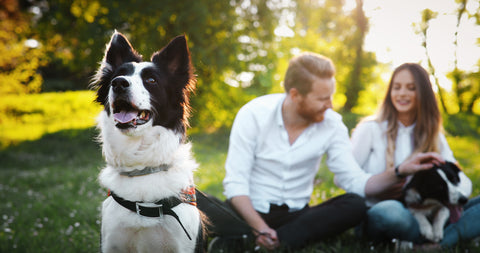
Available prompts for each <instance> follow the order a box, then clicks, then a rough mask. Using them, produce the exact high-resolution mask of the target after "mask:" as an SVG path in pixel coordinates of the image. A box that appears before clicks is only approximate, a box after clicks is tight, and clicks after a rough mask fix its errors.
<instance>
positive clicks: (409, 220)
mask: <svg viewBox="0 0 480 253" xmlns="http://www.w3.org/2000/svg"><path fill="white" fill-rule="evenodd" d="M367 217H368V218H367V219H368V224H369V225H373V226H376V227H381V228H383V229H386V230H390V229H395V230H400V231H402V230H409V229H411V228H412V226H415V225H416V223H415V218H414V217H413V216H412V215H411V213H410V212H409V211H408V209H406V208H405V207H404V206H403V204H402V203H401V202H399V201H396V200H385V201H382V202H379V203H378V204H376V205H374V206H373V207H372V208H370V209H369V210H368V212H367Z"/></svg>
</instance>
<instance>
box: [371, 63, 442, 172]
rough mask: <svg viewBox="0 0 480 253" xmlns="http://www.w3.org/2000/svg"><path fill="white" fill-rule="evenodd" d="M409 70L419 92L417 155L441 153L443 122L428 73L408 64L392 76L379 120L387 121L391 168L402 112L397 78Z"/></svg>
mask: <svg viewBox="0 0 480 253" xmlns="http://www.w3.org/2000/svg"><path fill="white" fill-rule="evenodd" d="M402 70H408V71H410V73H411V74H412V76H413V79H414V82H415V91H416V100H417V101H416V111H415V115H414V121H415V122H416V125H415V129H414V132H413V145H414V148H413V154H414V153H418V152H431V151H433V152H438V151H439V150H438V149H439V148H438V141H439V140H438V135H439V132H440V131H441V130H442V118H441V115H440V111H439V109H438V105H437V100H436V99H435V94H434V92H433V89H432V83H431V82H430V78H429V75H428V73H427V71H426V70H425V69H424V68H422V66H420V65H419V64H416V63H404V64H402V65H400V66H399V67H397V68H396V69H395V71H394V72H393V74H392V77H391V79H390V83H389V85H388V90H387V93H386V95H385V99H384V101H383V103H382V105H381V107H380V110H379V113H378V117H377V120H378V121H379V122H383V121H385V120H386V121H387V122H388V126H387V132H386V134H387V151H386V160H387V161H386V162H387V168H393V167H394V154H395V141H396V138H397V131H398V112H397V110H396V109H395V107H394V105H393V102H392V97H391V95H390V94H391V92H392V86H393V79H394V77H395V75H396V74H397V73H398V72H400V71H402Z"/></svg>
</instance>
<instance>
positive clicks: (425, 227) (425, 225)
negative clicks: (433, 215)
mask: <svg viewBox="0 0 480 253" xmlns="http://www.w3.org/2000/svg"><path fill="white" fill-rule="evenodd" d="M411 212H412V214H413V217H415V219H416V220H417V222H418V226H419V228H420V234H422V235H423V236H424V237H425V238H427V239H428V240H431V241H433V239H434V236H433V228H432V225H431V224H430V222H429V221H428V219H427V216H426V214H425V213H423V212H421V211H419V210H411Z"/></svg>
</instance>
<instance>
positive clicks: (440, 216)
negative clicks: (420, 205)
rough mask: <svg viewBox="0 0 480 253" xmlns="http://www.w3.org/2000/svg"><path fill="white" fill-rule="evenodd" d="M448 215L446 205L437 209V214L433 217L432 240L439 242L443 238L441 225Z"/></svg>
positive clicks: (442, 225)
mask: <svg viewBox="0 0 480 253" xmlns="http://www.w3.org/2000/svg"><path fill="white" fill-rule="evenodd" d="M449 217H450V210H448V208H447V207H442V208H440V209H439V210H438V212H437V215H435V218H434V219H433V224H432V228H433V241H434V242H440V241H441V240H442V239H443V227H444V226H445V223H446V222H447V220H448V218H449Z"/></svg>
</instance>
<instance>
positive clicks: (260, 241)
mask: <svg viewBox="0 0 480 253" xmlns="http://www.w3.org/2000/svg"><path fill="white" fill-rule="evenodd" d="M255 235H256V236H257V239H256V240H255V243H256V244H257V245H259V246H260V247H263V248H266V249H268V250H274V249H276V248H277V247H278V246H279V245H280V243H279V241H278V237H277V231H275V230H274V229H271V228H269V227H267V228H264V229H262V230H260V233H255Z"/></svg>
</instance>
